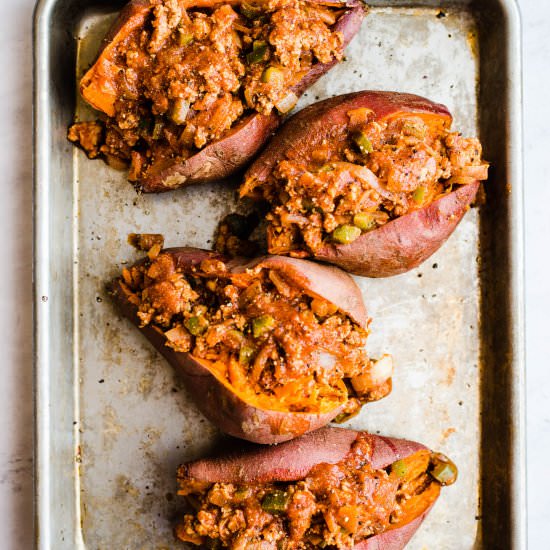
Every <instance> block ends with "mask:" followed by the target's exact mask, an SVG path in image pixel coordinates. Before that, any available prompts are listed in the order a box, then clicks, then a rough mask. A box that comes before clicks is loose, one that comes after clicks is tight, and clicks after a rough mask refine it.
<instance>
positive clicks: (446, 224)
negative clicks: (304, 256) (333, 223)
mask: <svg viewBox="0 0 550 550" xmlns="http://www.w3.org/2000/svg"><path fill="white" fill-rule="evenodd" d="M479 186H480V183H479V182H475V183H471V184H469V185H464V186H462V187H460V188H458V189H457V190H456V191H454V192H452V193H449V194H448V195H445V196H444V197H442V198H440V199H438V200H436V201H434V202H433V203H431V204H429V205H428V206H426V207H425V208H422V209H420V210H416V211H414V212H411V213H410V214H406V215H405V216H401V217H400V218H397V219H395V220H392V221H391V222H388V223H386V224H385V225H383V226H382V227H379V228H378V229H375V230H374V231H369V232H368V233H363V234H362V235H361V236H360V237H359V238H358V239H357V240H356V241H354V242H353V243H351V244H347V245H341V244H333V243H330V244H327V245H326V246H325V247H323V248H322V249H321V250H319V252H317V254H316V256H315V257H316V259H318V260H322V261H324V262H329V263H331V264H335V265H337V266H339V267H341V268H342V269H345V270H346V271H348V272H349V273H355V274H356V275H363V276H364V277H391V276H393V275H398V274H400V273H405V272H406V271H409V270H410V269H413V268H415V267H417V266H419V265H420V264H421V263H423V262H424V261H425V260H427V259H428V258H429V257H430V256H431V255H432V254H434V253H435V252H436V251H437V250H438V249H439V248H440V247H441V245H442V244H443V243H444V242H445V241H446V240H447V239H448V238H449V237H450V236H451V234H452V232H453V231H454V230H455V229H456V226H457V225H458V224H459V223H460V221H461V220H462V218H463V217H464V214H466V212H467V211H468V209H469V208H470V205H471V204H472V203H473V202H474V200H475V198H476V195H477V191H478V189H479Z"/></svg>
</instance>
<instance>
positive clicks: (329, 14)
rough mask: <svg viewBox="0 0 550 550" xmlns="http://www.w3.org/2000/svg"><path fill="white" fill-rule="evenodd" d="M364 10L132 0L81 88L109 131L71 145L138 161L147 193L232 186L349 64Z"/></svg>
mask: <svg viewBox="0 0 550 550" xmlns="http://www.w3.org/2000/svg"><path fill="white" fill-rule="evenodd" d="M365 9H366V8H365V7H364V5H363V4H362V2H361V1H360V0H342V1H338V0H296V1H295V2H279V1H275V0H269V1H268V0H250V1H239V0H226V1H224V0H188V1H183V2H182V1H181V0H132V1H131V2H130V3H129V4H128V5H127V6H126V7H125V8H124V9H123V10H122V11H121V13H120V15H119V17H118V19H117V20H116V22H115V23H114V25H113V27H112V28H111V30H110V32H109V33H108V35H107V37H106V38H105V40H104V43H103V47H102V49H101V51H100V53H99V57H98V59H97V60H96V62H95V63H94V65H93V66H92V67H91V68H90V69H89V71H88V72H87V73H86V74H85V75H84V77H83V78H82V80H81V82H80V90H81V93H82V96H83V97H84V99H85V100H86V101H87V102H88V103H89V104H90V105H91V106H93V107H94V108H95V109H97V110H99V111H101V112H103V113H104V114H105V116H106V119H105V124H103V125H102V124H98V123H97V122H91V123H82V122H80V123H77V124H75V125H74V126H73V127H72V128H71V129H70V132H69V139H71V141H74V142H76V143H79V144H80V145H81V146H82V147H83V148H84V149H85V151H86V152H87V154H88V156H90V158H95V157H97V156H103V157H104V158H105V159H106V160H107V161H108V162H109V163H110V164H112V165H114V166H124V165H126V164H130V174H129V179H130V181H133V182H135V184H136V185H137V187H138V188H139V189H140V190H141V191H143V192H146V193H158V192H163V191H170V190H173V189H176V188H178V187H181V186H184V185H191V184H196V183H205V182H211V181H219V180H222V179H225V178H227V177H229V176H230V175H232V174H234V173H235V172H237V171H238V170H240V169H242V168H244V167H245V166H246V165H247V164H249V163H250V161H251V160H252V158H253V157H254V156H255V154H256V153H257V151H259V149H260V148H261V147H262V145H263V144H264V143H265V141H266V140H267V139H268V137H269V136H270V135H271V134H272V132H273V131H274V130H275V128H276V127H277V126H278V125H279V122H280V119H281V116H282V115H283V114H285V113H286V112H288V111H290V110H291V108H292V107H293V106H294V104H295V103H296V101H297V98H298V97H299V96H300V95H301V94H302V93H303V92H304V91H305V90H306V89H307V88H308V87H309V86H311V85H312V84H313V83H314V82H315V81H316V80H317V79H318V78H319V77H321V76H322V75H323V74H324V73H326V72H327V71H328V70H329V69H330V68H331V67H332V66H333V65H334V64H335V63H337V62H338V61H339V60H340V59H341V58H342V55H343V50H344V48H345V47H346V45H347V44H348V43H349V41H350V40H351V39H352V38H353V36H354V35H355V34H356V32H357V31H358V30H359V28H360V25H361V22H362V19H363V17H364V14H365ZM308 33H309V34H308Z"/></svg>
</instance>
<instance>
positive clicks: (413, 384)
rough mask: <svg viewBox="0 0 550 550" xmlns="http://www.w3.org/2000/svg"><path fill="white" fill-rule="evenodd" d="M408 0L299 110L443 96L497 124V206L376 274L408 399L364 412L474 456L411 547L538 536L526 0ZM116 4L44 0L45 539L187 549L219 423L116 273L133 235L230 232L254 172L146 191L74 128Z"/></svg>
mask: <svg viewBox="0 0 550 550" xmlns="http://www.w3.org/2000/svg"><path fill="white" fill-rule="evenodd" d="M389 4H390V2H387V3H383V2H378V5H377V6H376V7H374V8H373V9H372V11H371V13H370V15H369V16H368V17H367V18H366V20H365V22H364V24H363V27H362V30H361V32H360V33H359V34H358V35H357V36H356V38H355V39H354V40H353V42H352V44H351V45H350V47H348V49H347V52H346V60H345V62H344V63H342V64H341V65H339V66H338V67H336V68H335V69H333V70H332V71H331V72H330V73H329V74H328V75H326V76H325V77H323V78H322V79H321V80H320V81H319V82H318V83H317V84H316V85H315V86H314V87H312V88H311V89H310V90H309V91H308V92H307V94H306V95H305V96H304V98H303V99H302V100H301V101H300V104H299V105H298V108H301V107H303V106H305V105H307V104H309V103H312V102H313V101H315V100H317V99H324V98H326V97H330V96H331V95H335V94H338V93H344V92H349V91H354V90H359V89H368V88H371V89H395V90H400V91H407V92H412V93H418V94H421V95H425V96H427V97H430V98H431V99H433V100H435V101H439V102H442V103H445V104H446V105H447V106H448V107H449V108H450V110H451V112H453V113H454V115H455V127H456V128H458V129H460V130H461V131H463V133H464V134H465V135H481V137H482V139H483V141H484V142H485V145H486V156H487V158H488V159H489V160H490V161H491V162H492V164H493V169H492V177H491V180H490V181H489V183H488V184H487V191H488V203H487V206H486V207H484V208H481V209H474V210H471V211H470V212H468V214H467V215H466V217H465V219H464V221H463V222H462V223H461V224H460V226H459V227H458V229H457V231H456V232H455V233H454V234H453V236H452V237H451V238H450V239H449V241H448V242H447V243H446V244H445V245H444V246H443V247H442V248H441V250H440V251H439V252H438V253H437V254H436V255H435V256H433V257H432V258H431V259H430V260H428V262H426V264H424V265H423V266H421V267H420V268H419V269H417V270H414V271H412V272H410V273H407V274H404V275H401V276H398V277H395V278H391V279H384V280H371V279H363V278H356V280H357V282H358V283H359V285H360V286H361V289H362V290H363V292H364V295H365V299H366V303H367V307H368V310H369V313H370V315H371V317H373V319H374V321H373V323H372V325H371V328H372V335H371V337H370V340H369V348H370V352H371V355H372V356H376V355H379V354H381V353H384V352H388V353H391V354H392V355H393V356H394V359H395V363H396V370H395V375H394V390H393V392H392V394H391V395H390V396H389V397H388V398H386V399H384V400H383V401H381V402H379V403H374V404H371V405H369V406H367V407H365V408H364V409H363V411H362V413H361V415H360V416H359V417H357V418H355V419H354V420H353V421H351V422H349V423H348V425H349V427H353V428H361V429H368V430H371V431H375V432H381V433H384V434H387V435H392V436H400V437H407V438H410V439H416V440H419V441H422V442H423V443H425V444H426V445H428V446H430V447H432V448H433V449H435V450H440V451H442V452H445V453H446V454H448V455H449V456H451V457H452V458H453V459H454V460H455V462H456V463H457V464H458V467H459V469H460V477H459V480H458V482H457V484H456V485H455V486H453V487H451V488H449V489H447V490H445V491H443V494H442V497H441V498H440V500H439V501H438V504H437V506H436V507H435V509H434V510H433V512H432V513H431V514H430V516H429V517H428V519H427V520H426V522H425V523H424V525H423V526H422V528H421V530H420V531H419V532H418V533H417V534H416V536H415V538H414V539H413V541H412V542H411V544H410V546H409V547H410V548H412V549H428V548H429V549H434V550H435V549H438V550H445V549H449V550H451V549H452V550H461V549H467V548H468V549H469V548H481V547H483V548H511V547H514V548H521V547H522V544H523V511H522V505H523V462H522V458H523V447H522V444H523V441H522V437H523V436H522V422H523V419H522V414H523V412H522V398H521V391H522V390H523V379H522V369H523V362H522V359H523V357H522V352H523V348H522V318H521V306H522V287H521V284H522V278H521V265H522V255H521V254H522V252H521V250H522V249H521V245H520V241H518V239H520V238H521V211H520V208H521V200H520V199H521V189H520V188H519V187H520V185H521V182H520V179H519V176H520V163H519V155H518V153H519V147H520V142H519V141H518V139H520V138H521V136H520V135H518V134H517V133H515V134H514V133H513V130H514V128H515V129H516V130H517V124H518V122H517V112H516V113H514V117H513V118H512V116H511V114H512V113H511V111H510V110H509V109H508V110H507V111H506V110H505V109H504V108H503V107H504V106H505V105H504V103H500V104H498V107H497V106H496V105H495V103H494V100H496V99H502V101H503V102H506V105H508V106H515V107H517V103H518V97H517V96H516V95H514V94H515V93H517V89H516V88H515V86H516V84H514V80H512V77H514V76H515V78H519V74H517V75H513V74H512V69H513V67H514V65H513V63H511V61H512V60H514V59H515V58H514V55H515V54H514V52H513V50H512V49H508V48H511V47H513V44H514V39H515V38H517V36H515V35H514V30H517V29H516V27H514V24H517V20H516V19H515V17H516V14H515V12H514V10H513V8H512V6H511V3H510V2H505V1H500V2H496V1H495V2H478V3H477V4H476V6H477V8H476V9H477V10H478V11H472V10H471V9H470V8H469V7H468V3H460V2H459V3H457V2H455V3H453V5H452V6H444V7H443V8H441V7H433V4H434V3H433V2H432V3H431V4H432V5H429V4H430V3H427V4H428V5H423V6H418V5H416V7H411V6H410V4H409V3H408V2H400V3H399V4H400V5H399V6H396V3H391V7H388V5H389ZM437 4H438V3H437ZM112 18H113V7H112V6H106V5H105V3H103V4H102V3H101V2H89V3H87V4H84V5H82V3H78V2H70V1H68V0H66V1H62V0H58V1H56V2H55V1H54V2H42V3H41V7H39V10H38V13H37V27H36V28H37V40H38V46H39V49H38V50H37V52H38V57H37V60H36V61H37V65H36V69H37V86H38V87H37V112H36V123H37V143H36V152H37V157H36V167H37V171H36V181H35V185H36V216H37V225H36V229H37V248H36V257H37V270H36V275H37V288H36V292H37V323H38V326H37V347H36V351H37V390H38V404H37V415H38V422H37V428H38V434H37V435H38V457H39V462H38V467H39V471H38V485H37V496H38V512H39V526H40V529H39V532H40V535H39V545H40V547H41V548H56V549H57V548H84V547H85V548H88V549H94V550H95V549H97V550H100V549H104V548H105V549H106V548H116V549H119V548H120V549H126V548H128V549H132V550H133V549H141V548H144V549H145V548H147V549H155V550H161V549H165V548H176V547H181V548H184V547H185V545H183V544H179V545H178V544H176V543H175V542H174V539H173V534H172V525H173V520H174V518H175V517H176V515H177V513H178V510H179V509H181V505H182V503H181V502H180V500H179V499H178V498H177V497H175V496H174V495H175V469H176V467H177V465H178V464H179V463H180V462H182V461H184V460H188V459H192V458H196V457H198V456H201V455H203V454H205V453H206V452H207V451H208V449H209V447H211V446H212V444H213V443H214V442H215V441H216V440H217V438H218V437H219V435H218V433H217V432H216V430H215V429H214V428H213V427H212V426H211V425H210V424H209V423H208V422H207V421H206V420H205V419H204V418H203V417H202V416H201V415H200V413H198V412H197V411H196V409H195V407H194V406H193V404H192V402H191V400H190V397H189V395H188V394H187V393H186V391H185V388H183V387H181V386H180V385H179V384H178V382H177V381H176V380H175V378H174V376H173V374H172V371H171V369H170V367H169V366H168V365H167V364H166V363H165V362H164V360H163V359H162V358H161V357H160V356H159V355H158V354H157V353H156V352H155V351H154V350H153V348H152V347H151V346H149V344H148V343H147V342H146V341H145V340H144V339H143V338H142V337H141V335H140V334H139V333H138V332H137V331H136V330H135V329H134V328H133V327H132V326H130V324H129V323H128V322H127V321H126V320H123V319H122V318H121V317H120V316H119V315H118V314H117V313H116V312H115V310H114V308H113V306H112V305H111V303H110V302H109V299H108V296H107V295H106V293H105V291H104V285H105V282H107V281H108V280H109V279H111V278H112V277H113V276H115V275H116V274H117V273H119V272H120V269H121V268H122V266H123V263H124V262H128V263H131V262H133V261H134V260H135V259H136V258H137V253H136V252H135V251H133V250H132V249H131V248H130V247H129V246H128V245H127V243H126V237H127V234H128V233H130V232H155V233H157V232H158V233H163V234H164V235H165V236H166V245H167V246H176V245H182V244H186V245H194V246H201V247H210V246H211V243H212V239H213V233H214V230H215V227H216V224H217V221H218V220H219V219H220V218H221V217H222V216H223V215H224V214H226V213H228V212H229V211H231V210H232V208H233V207H234V204H235V202H234V187H232V186H230V185H219V184H218V185H206V186H201V187H195V188H189V189H186V190H182V191H178V192H175V193H170V194H164V195H159V196H151V195H141V196H138V195H136V193H135V191H134V190H133V188H132V187H131V186H130V185H129V184H128V183H127V182H126V180H125V177H124V174H121V173H118V172H115V171H113V170H112V169H110V168H108V167H107V166H105V165H104V164H103V163H101V162H100V161H89V160H88V159H86V157H85V155H84V154H83V153H82V152H81V151H79V150H78V149H76V148H73V147H72V146H71V145H70V144H69V143H67V142H66V141H65V132H66V127H67V125H68V124H69V123H70V121H71V118H72V116H73V114H74V112H75V109H76V114H77V117H78V118H80V119H82V120H86V119H90V118H93V114H92V112H91V111H90V110H89V109H88V108H87V107H86V106H85V105H84V104H83V102H82V101H81V100H80V99H79V98H78V96H77V94H76V92H75V88H74V81H75V67H76V77H80V76H81V74H82V72H83V70H85V68H87V67H88V66H89V64H90V63H91V62H92V61H93V58H94V56H95V54H96V52H97V47H98V43H99V40H100V39H101V38H102V37H103V35H104V34H105V31H106V29H107V28H108V26H109V24H110V22H111V21H112ZM46 21H50V22H54V23H53V25H49V28H45V22H46ZM62 22H65V23H64V24H63V23H62ZM489 23H490V24H489ZM41 25H42V27H41ZM41 31H43V32H44V33H47V35H41V34H40V33H41ZM69 31H71V32H70V33H69ZM41 40H43V42H41ZM59 42H61V43H63V44H65V46H66V47H64V48H63V47H59ZM499 44H500V51H498V52H497V49H496V48H497V46H498V45H499ZM507 45H508V46H507ZM40 46H41V47H42V50H40ZM46 46H48V48H47V49H48V53H49V55H48V56H45V55H44V54H45V52H44V48H45V47H46ZM54 46H55V47H54ZM491 48H495V51H494V56H490V54H491V53H493V52H492V50H491ZM516 63H517V59H516ZM498 68H500V70H501V71H502V72H500V73H497V72H496V71H497V69H498ZM75 101H76V105H75ZM491 101H493V102H492V103H491ZM501 105H502V107H501ZM45 109H47V111H45ZM505 137H507V138H508V139H507V140H505V139H504V138H505ZM514 146H515V148H513V147H514ZM499 176H500V177H499ZM502 176H504V177H502ZM497 207H498V208H497ZM518 230H519V231H518ZM497 232H498V234H499V235H500V236H501V237H502V238H500V239H495V236H496V233H497ZM518 235H519V236H518ZM53 503H55V505H53V506H52V504H53ZM46 507H48V510H46V509H45V508H46Z"/></svg>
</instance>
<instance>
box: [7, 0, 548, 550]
mask: <svg viewBox="0 0 550 550" xmlns="http://www.w3.org/2000/svg"><path fill="white" fill-rule="evenodd" d="M519 4H520V7H521V8H522V14H523V33H524V35H523V59H524V106H525V107H524V118H525V198H526V203H525V207H526V214H527V216H526V221H527V223H526V243H527V265H526V270H527V365H528V367H527V395H528V401H527V402H528V411H527V413H528V416H527V435H528V503H529V509H528V515H529V529H528V532H529V547H530V548H531V550H539V549H540V550H543V549H546V548H548V547H549V541H548V535H547V533H546V528H547V526H548V525H549V524H550V506H549V504H550V497H549V495H550V476H549V475H548V451H549V450H550V375H549V368H548V363H547V361H548V360H549V357H550V338H549V336H548V330H549V328H550V322H549V321H550V314H549V312H550V284H549V279H550V277H549V274H548V273H547V272H546V269H549V271H550V253H549V248H550V215H549V214H548V213H545V212H546V204H547V203H546V201H548V203H549V204H550V183H549V182H548V172H549V170H548V167H545V166H546V162H547V160H548V158H549V150H550V102H549V95H550V41H549V40H548V36H549V35H550V3H549V2H548V0H519ZM33 6H34V0H18V1H17V2H13V1H11V2H8V1H7V0H0V7H1V10H0V13H2V18H1V20H0V67H2V75H1V77H0V127H1V129H2V132H1V134H0V143H1V147H0V161H1V163H0V166H1V170H2V172H3V176H2V178H1V180H0V186H1V190H2V197H3V198H2V199H1V200H0V229H1V232H2V233H3V234H4V235H6V239H5V240H4V243H5V245H6V249H5V252H6V256H5V260H4V261H3V262H2V266H1V267H0V289H1V292H2V295H1V297H0V354H1V355H0V357H1V359H0V366H1V376H2V383H1V384H0V518H1V519H0V541H2V542H1V543H0V547H1V548H3V549H6V550H9V549H14V550H25V549H30V548H32V545H33V540H34V533H33V504H32V490H33V488H32V453H33V451H32V448H33V447H32V443H33V441H32V440H33V389H32V388H33V386H32V317H31V315H32V278H31V267H32V164H31V162H32V145H31V144H32V128H31V125H32V10H33Z"/></svg>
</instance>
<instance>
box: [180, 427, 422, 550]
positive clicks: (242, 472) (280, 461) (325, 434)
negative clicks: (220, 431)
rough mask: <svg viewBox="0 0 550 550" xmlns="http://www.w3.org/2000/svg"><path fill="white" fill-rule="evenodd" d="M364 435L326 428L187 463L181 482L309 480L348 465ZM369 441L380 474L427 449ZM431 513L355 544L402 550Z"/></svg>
mask: <svg viewBox="0 0 550 550" xmlns="http://www.w3.org/2000/svg"><path fill="white" fill-rule="evenodd" d="M359 433H360V432H356V431H353V430H346V429H342V428H332V427H330V428H321V429H320V430H317V431H316V432H312V433H308V434H306V435H303V436H302V437H299V438H298V439H294V440H293V441H289V442H287V443H283V444H281V445H277V446H273V447H261V448H259V449H255V450H253V451H249V452H247V453H245V454H241V455H237V454H235V455H231V456H227V457H223V458H220V457H216V458H212V459H208V458H207V459H202V460H197V461H194V462H190V463H187V464H184V465H183V466H181V467H180V469H179V470H178V478H179V479H185V478H188V479H191V478H193V479H196V480H198V481H205V482H208V483H215V482H225V483H243V484H246V483H269V482H277V481H280V482H287V481H298V480H301V479H304V477H306V476H307V474H308V472H309V471H310V470H311V468H313V466H315V465H317V464H320V463H328V464H335V463H337V462H340V461H341V460H344V459H345V457H346V456H347V454H348V453H349V451H350V449H351V446H352V444H353V442H354V441H355V439H356V438H357V436H358V435H359ZM369 436H370V442H371V445H372V455H371V457H370V464H371V466H372V467H373V468H375V469H379V468H386V467H387V466H389V465H390V464H392V463H393V462H395V461H397V460H401V459H403V458H406V457H408V456H410V455H412V454H414V453H416V452H418V451H420V450H423V449H426V447H425V446H424V445H421V444H419V443H414V442H412V441H407V440H403V439H393V438H388V437H382V436H377V435H371V434H369ZM431 508H432V506H430V508H428V509H427V510H426V511H425V512H424V513H423V514H421V515H420V516H419V517H418V518H416V519H414V520H413V521H411V522H410V523H408V524H406V525H403V526H402V527H399V528H398V529H392V530H390V531H386V532H384V533H382V534H380V535H377V536H375V537H371V538H369V539H367V540H366V541H363V542H361V543H359V544H357V545H355V547H354V550H402V549H403V548H405V546H406V545H407V543H408V542H409V540H410V539H411V538H412V536H413V535H414V533H415V532H416V531H417V529H418V528H419V527H420V525H421V524H422V522H423V521H424V519H425V517H426V516H427V515H428V513H429V512H430V510H431Z"/></svg>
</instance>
